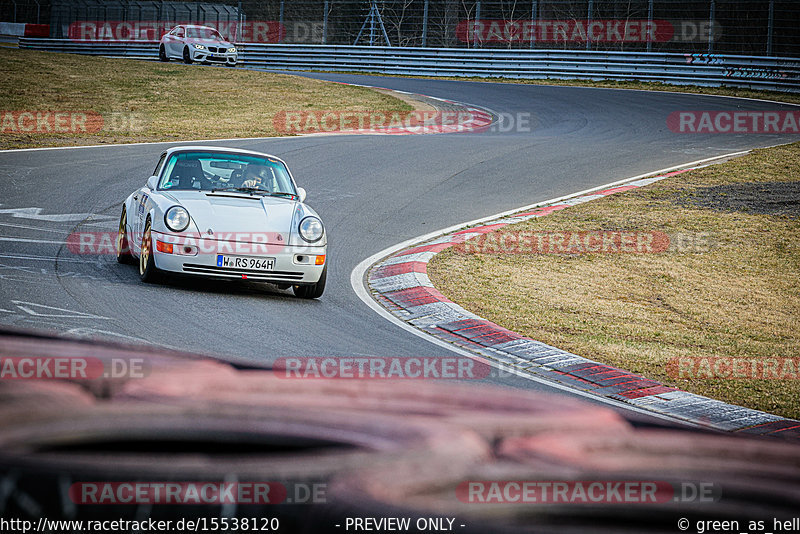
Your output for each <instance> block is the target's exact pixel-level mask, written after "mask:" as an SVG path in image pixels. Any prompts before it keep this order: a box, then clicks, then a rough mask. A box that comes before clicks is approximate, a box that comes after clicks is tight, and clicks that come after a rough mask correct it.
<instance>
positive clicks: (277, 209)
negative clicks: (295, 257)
mask: <svg viewBox="0 0 800 534" xmlns="http://www.w3.org/2000/svg"><path fill="white" fill-rule="evenodd" d="M166 196H168V197H171V198H172V199H174V200H175V201H176V202H177V203H179V204H181V205H182V206H183V207H184V208H186V209H187V210H188V212H189V215H190V216H191V218H192V221H193V222H194V224H195V225H196V227H197V231H198V232H199V233H200V235H202V236H204V237H213V238H215V239H223V240H228V241H251V240H255V241H258V242H267V243H274V244H286V243H287V242H288V240H289V234H290V233H291V226H292V218H293V216H294V212H295V210H296V207H297V202H296V201H294V200H289V199H286V198H280V197H266V196H249V195H236V194H230V193H211V192H209V191H205V192H200V191H175V192H172V193H170V194H168V195H166ZM209 230H211V231H212V233H211V234H209V232H208V231H209ZM264 234H266V236H267V238H266V241H264ZM254 235H257V236H258V237H254Z"/></svg>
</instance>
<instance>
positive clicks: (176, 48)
mask: <svg viewBox="0 0 800 534" xmlns="http://www.w3.org/2000/svg"><path fill="white" fill-rule="evenodd" d="M184 35H185V30H184V29H183V26H178V27H177V28H175V29H173V30H172V31H171V32H169V34H168V37H169V38H170V39H169V44H168V45H167V54H169V55H170V56H172V57H175V56H178V57H180V56H181V54H183V38H184Z"/></svg>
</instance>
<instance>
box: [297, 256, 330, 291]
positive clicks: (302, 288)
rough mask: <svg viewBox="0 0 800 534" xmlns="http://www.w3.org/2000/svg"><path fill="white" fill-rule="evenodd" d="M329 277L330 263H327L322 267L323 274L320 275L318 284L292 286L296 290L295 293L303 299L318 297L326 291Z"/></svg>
mask: <svg viewBox="0 0 800 534" xmlns="http://www.w3.org/2000/svg"><path fill="white" fill-rule="evenodd" d="M327 278H328V263H327V262H326V263H325V267H323V268H322V274H321V275H320V277H319V281H318V282H317V283H316V284H311V285H307V286H292V291H294V295H295V296H296V297H299V298H301V299H318V298H320V297H321V296H322V293H323V292H324V291H325V281H326V280H327Z"/></svg>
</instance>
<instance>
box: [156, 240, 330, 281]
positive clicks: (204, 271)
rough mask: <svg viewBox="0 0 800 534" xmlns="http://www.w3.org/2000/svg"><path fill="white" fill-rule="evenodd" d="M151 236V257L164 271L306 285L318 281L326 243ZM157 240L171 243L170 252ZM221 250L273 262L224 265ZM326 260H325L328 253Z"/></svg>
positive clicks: (229, 253) (325, 251)
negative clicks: (269, 266) (258, 267)
mask: <svg viewBox="0 0 800 534" xmlns="http://www.w3.org/2000/svg"><path fill="white" fill-rule="evenodd" d="M153 240H154V243H153V259H154V261H155V264H156V267H157V268H158V269H161V270H163V271H168V272H173V273H181V274H189V275H196V276H205V277H210V278H225V279H230V280H237V279H238V280H251V281H258V282H271V283H275V284H291V285H308V284H315V283H317V282H318V281H319V278H320V276H322V270H323V268H324V267H325V264H324V263H323V264H320V265H317V264H316V258H317V256H324V255H326V253H327V246H318V247H312V246H286V245H264V244H262V243H241V242H231V241H218V240H213V239H199V240H194V241H192V242H186V241H181V240H180V239H176V238H175V236H173V235H170V234H161V233H157V232H153ZM156 241H161V242H162V243H173V244H174V245H173V247H172V250H173V253H171V254H170V253H166V252H162V251H159V250H158V247H157V246H156V243H155V242H156ZM220 254H224V255H228V256H245V257H253V258H274V259H275V263H274V266H273V268H272V269H270V270H269V271H263V270H256V269H246V268H232V267H223V266H221V265H220V264H219V261H218V257H219V255H220ZM325 261H327V257H326V258H325Z"/></svg>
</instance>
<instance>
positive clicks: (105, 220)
mask: <svg viewBox="0 0 800 534" xmlns="http://www.w3.org/2000/svg"><path fill="white" fill-rule="evenodd" d="M307 75H308V76H313V77H316V78H322V79H328V80H334V81H342V82H353V83H361V84H367V85H376V86H381V87H387V88H392V89H399V90H404V91H410V92H414V93H420V94H425V95H430V96H434V97H440V98H446V99H452V100H456V101H460V102H466V103H470V104H474V105H477V106H483V107H486V108H489V109H491V110H492V111H494V112H497V113H503V114H510V115H511V116H516V115H517V114H519V113H523V114H530V126H531V128H530V131H524V129H523V131H517V130H516V129H513V130H512V131H510V132H499V131H488V132H484V133H462V134H443V135H419V136H415V135H407V136H369V135H359V136H313V137H295V138H273V139H260V140H240V141H225V142H218V143H215V144H219V145H223V146H231V147H241V148H245V149H251V150H258V151H264V152H268V153H272V154H275V155H277V156H279V157H281V158H283V159H285V160H286V161H287V163H288V164H289V166H290V168H291V169H292V172H293V173H294V175H295V178H296V180H297V181H298V184H299V185H301V186H302V187H305V188H306V189H307V190H308V192H309V195H308V199H307V202H308V203H309V204H310V205H311V206H313V207H314V208H315V209H316V210H317V211H318V212H319V213H320V215H321V217H322V219H323V221H324V222H325V224H326V228H327V231H328V235H329V258H330V264H329V272H328V286H327V289H326V292H325V294H324V295H323V297H322V298H321V299H320V300H318V301H306V300H300V299H297V298H295V297H294V296H292V294H291V292H290V291H280V290H277V289H274V288H269V287H268V286H259V285H256V284H242V283H239V282H232V283H228V282H218V281H213V282H212V281H203V280H194V279H177V280H172V281H170V282H168V283H166V284H162V285H149V284H143V283H141V282H140V281H139V279H138V272H137V270H136V268H135V267H132V266H123V265H119V264H117V263H116V261H115V258H114V257H113V256H111V255H107V256H100V257H97V256H80V255H75V254H73V253H71V252H70V251H69V250H68V249H67V248H66V247H65V246H64V244H63V242H64V240H65V238H66V237H67V235H68V234H69V233H70V232H73V231H76V230H82V231H98V230H111V231H113V230H115V229H116V225H117V221H118V218H119V213H120V207H121V202H122V201H123V199H124V198H125V197H126V196H127V195H128V194H130V192H132V191H133V190H134V189H136V188H138V187H140V186H141V185H142V184H144V182H145V180H146V179H147V177H148V176H149V175H150V173H151V171H152V168H153V167H154V166H155V163H156V161H157V158H158V156H159V155H160V153H161V152H162V151H163V150H164V149H165V148H166V147H168V146H172V145H174V144H175V143H167V144H149V145H128V146H106V147H94V148H81V149H72V150H35V151H10V152H0V183H1V184H2V186H1V189H0V204H1V205H0V236H2V240H0V324H7V325H15V326H18V327H23V328H39V329H49V330H54V331H57V332H61V333H68V334H69V335H73V336H98V335H99V336H103V337H108V338H111V339H117V340H121V341H130V342H135V343H136V342H138V343H154V344H158V345H164V346H168V347H174V348H180V349H184V350H191V351H197V352H201V353H207V354H215V355H218V356H219V357H222V358H226V359H232V360H236V361H246V362H252V363H256V364H264V365H268V364H269V363H270V362H273V361H274V360H275V359H277V358H280V357H286V356H295V357H304V356H317V357H319V356H381V357H384V356H453V353H450V352H449V351H448V350H447V349H446V348H443V347H439V346H437V345H434V344H431V343H429V342H427V341H425V340H424V339H421V338H420V337H417V336H414V335H412V334H410V333H408V332H406V331H404V330H403V329H401V328H399V327H397V326H395V325H393V324H391V323H389V322H387V321H386V320H385V319H383V318H382V317H380V316H379V315H377V314H376V313H375V312H373V311H372V310H370V309H369V308H368V307H367V306H365V305H364V304H363V303H362V302H361V301H360V300H359V298H358V297H357V296H356V294H355V293H354V292H353V289H352V288H351V286H350V273H351V271H352V270H353V268H354V267H355V266H356V265H357V264H358V263H359V262H360V261H362V260H363V259H364V258H366V257H368V256H370V255H372V254H375V253H376V252H378V251H381V250H383V249H385V248H387V247H389V246H391V245H394V244H396V243H398V242H401V241H404V240H406V239H409V238H413V237H415V236H418V235H422V234H426V233H428V232H431V231H434V230H437V229H440V228H444V227H447V226H450V225H454V224H457V223H461V222H465V221H469V220H473V219H476V218H479V217H483V216H488V215H491V214H494V213H497V212H501V211H505V210H508V209H511V208H515V207H519V206H524V205H527V204H531V203H535V202H540V201H544V200H547V199H551V198H554V197H559V196H562V195H567V194H570V193H573V192H576V191H580V190H584V189H588V188H591V187H595V186H599V185H602V184H605V183H608V182H612V181H616V180H620V179H623V178H626V177H630V176H635V175H638V174H642V173H646V172H649V171H653V170H657V169H661V168H666V167H670V166H673V165H679V164H682V163H686V162H690V161H695V160H699V159H703V158H707V157H712V156H717V155H721V154H726V153H730V152H735V151H739V150H744V149H749V148H754V147H762V146H769V145H775V144H779V143H785V142H789V141H792V140H795V139H796V136H794V137H792V136H789V135H784V136H780V135H746V134H740V135H720V134H715V135H693V134H675V133H673V132H671V131H670V130H669V129H668V128H667V126H666V118H667V116H668V115H669V114H670V113H671V112H673V111H679V110H717V109H719V110H753V111H756V110H776V109H793V108H791V107H790V106H785V105H780V104H775V103H765V102H759V101H748V100H739V99H729V98H719V97H708V96H698V95H687V94H670V93H656V92H641V91H626V90H609V89H591V88H578V87H549V86H536V85H517V84H493V83H479V82H459V81H443V80H427V79H412V78H405V79H404V78H389V77H370V76H357V75H344V74H341V75H340V74H307ZM203 144H208V143H203ZM26 208H41V209H40V210H36V209H26ZM89 214H92V215H91V216H89ZM491 381H493V382H497V383H502V384H504V385H508V386H513V387H525V388H531V389H537V390H541V391H550V390H551V388H549V387H547V386H545V385H542V384H539V383H536V382H531V381H528V380H525V379H522V378H519V377H503V378H493V379H491ZM552 391H556V390H552Z"/></svg>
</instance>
